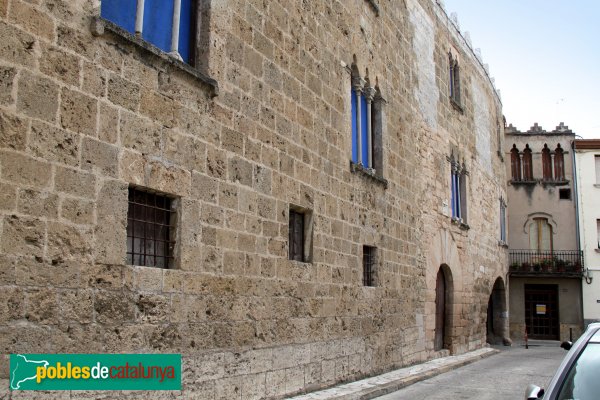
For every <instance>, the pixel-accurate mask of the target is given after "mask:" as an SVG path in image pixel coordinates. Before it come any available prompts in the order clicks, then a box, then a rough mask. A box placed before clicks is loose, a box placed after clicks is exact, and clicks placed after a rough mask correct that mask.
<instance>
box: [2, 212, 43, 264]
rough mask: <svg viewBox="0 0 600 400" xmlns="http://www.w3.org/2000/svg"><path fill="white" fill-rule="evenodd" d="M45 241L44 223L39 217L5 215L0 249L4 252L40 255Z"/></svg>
mask: <svg viewBox="0 0 600 400" xmlns="http://www.w3.org/2000/svg"><path fill="white" fill-rule="evenodd" d="M45 242H46V224H45V223H44V222H43V221H40V220H39V219H34V218H25V217H19V216H16V215H10V216H6V217H5V218H4V222H3V224H2V251H3V252H4V253H6V254H14V255H31V256H38V257H41V256H42V255H43V252H44V245H45Z"/></svg>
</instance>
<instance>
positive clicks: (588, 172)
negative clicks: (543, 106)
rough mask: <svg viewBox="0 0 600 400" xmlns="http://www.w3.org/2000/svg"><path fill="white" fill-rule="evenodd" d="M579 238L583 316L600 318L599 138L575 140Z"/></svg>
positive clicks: (586, 320)
mask: <svg viewBox="0 0 600 400" xmlns="http://www.w3.org/2000/svg"><path fill="white" fill-rule="evenodd" d="M573 149H574V151H575V165H576V166H577V170H576V171H577V174H576V177H577V178H576V183H577V208H578V216H579V221H578V227H579V232H580V233H579V242H580V246H581V250H582V251H583V255H584V257H585V263H586V269H585V276H584V282H585V283H583V320H584V323H585V325H587V324H589V323H591V322H597V321H600V295H599V293H600V282H599V281H598V280H599V279H598V278H599V277H600V275H599V271H600V140H598V139H587V140H583V139H578V140H575V141H574V144H573ZM594 278H595V279H594Z"/></svg>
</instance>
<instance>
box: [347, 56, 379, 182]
mask: <svg viewBox="0 0 600 400" xmlns="http://www.w3.org/2000/svg"><path fill="white" fill-rule="evenodd" d="M368 73H369V72H368V70H367V76H366V78H365V79H363V78H362V77H361V76H360V74H359V72H358V67H357V66H356V63H353V64H352V87H351V90H350V102H351V114H352V162H353V163H354V164H356V165H359V166H361V167H363V168H365V169H368V170H371V171H372V172H373V173H376V174H377V175H379V176H382V175H383V174H382V167H383V107H382V105H383V102H384V100H383V98H382V96H381V91H380V90H379V86H378V85H377V83H376V84H375V86H374V87H373V86H371V82H370V80H369V76H368Z"/></svg>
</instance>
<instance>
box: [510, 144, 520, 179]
mask: <svg viewBox="0 0 600 400" xmlns="http://www.w3.org/2000/svg"><path fill="white" fill-rule="evenodd" d="M510 171H511V174H512V180H513V181H517V182H518V181H520V180H521V155H520V154H519V149H517V145H516V144H513V147H512V149H511V151H510Z"/></svg>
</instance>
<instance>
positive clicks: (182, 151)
mask: <svg viewBox="0 0 600 400" xmlns="http://www.w3.org/2000/svg"><path fill="white" fill-rule="evenodd" d="M164 156H165V158H167V159H169V160H170V161H173V162H174V163H176V164H177V165H179V166H181V167H183V168H186V169H190V170H194V171H198V172H205V171H206V145H205V144H204V143H202V142H201V141H199V140H198V139H196V138H194V137H193V136H186V135H181V134H180V133H178V132H176V131H175V130H173V129H167V130H165V144H164Z"/></svg>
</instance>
